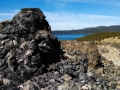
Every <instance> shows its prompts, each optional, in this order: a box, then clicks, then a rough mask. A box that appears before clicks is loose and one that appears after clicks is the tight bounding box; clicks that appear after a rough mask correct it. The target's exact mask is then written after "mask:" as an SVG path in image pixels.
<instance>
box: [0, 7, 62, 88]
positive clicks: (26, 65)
mask: <svg viewBox="0 0 120 90" xmlns="http://www.w3.org/2000/svg"><path fill="white" fill-rule="evenodd" d="M0 25H1V27H0V28H1V30H0V90H1V89H4V90H7V87H9V86H11V85H13V86H15V85H19V84H21V83H23V82H25V81H26V80H28V79H30V78H31V77H33V76H37V75H40V74H43V73H44V72H46V71H47V70H46V67H47V66H48V64H50V63H53V62H57V61H59V60H60V57H59V56H60V54H59V53H60V43H59V41H58V39H57V38H56V37H54V36H53V34H52V32H51V27H50V25H49V23H48V22H47V21H46V19H45V15H44V14H43V12H42V11H41V10H40V9H39V8H23V9H21V11H20V12H18V13H17V14H16V15H15V16H14V17H13V19H12V20H11V21H5V22H1V23H0ZM8 73H9V74H8ZM3 79H4V80H3ZM5 82H8V83H5ZM3 86H4V87H3ZM43 86H44V85H43ZM5 87H6V89H5ZM11 90H13V89H11Z"/></svg>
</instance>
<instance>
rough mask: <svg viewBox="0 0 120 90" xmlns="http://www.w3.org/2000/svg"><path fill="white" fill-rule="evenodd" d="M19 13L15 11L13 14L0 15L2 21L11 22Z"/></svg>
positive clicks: (3, 13)
mask: <svg viewBox="0 0 120 90" xmlns="http://www.w3.org/2000/svg"><path fill="white" fill-rule="evenodd" d="M18 12H19V10H14V11H12V12H9V13H8V12H7V13H6V12H1V13H0V21H4V20H11V19H12V18H13V16H14V15H15V14H17V13H18Z"/></svg>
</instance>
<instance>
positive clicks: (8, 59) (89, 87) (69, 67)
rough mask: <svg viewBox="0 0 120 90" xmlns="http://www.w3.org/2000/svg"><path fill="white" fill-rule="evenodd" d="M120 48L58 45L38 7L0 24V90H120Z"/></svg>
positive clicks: (96, 43)
mask: <svg viewBox="0 0 120 90" xmlns="http://www.w3.org/2000/svg"><path fill="white" fill-rule="evenodd" d="M119 55H120V53H119V48H115V47H113V45H111V44H108V43H103V42H102V43H99V42H93V41H87V42H86V41H84V42H78V41H76V40H73V41H59V40H58V39H57V38H56V37H54V35H53V34H52V32H51V28H50V25H49V23H48V22H47V21H46V19H45V15H44V14H43V13H42V11H41V10H40V9H38V8H24V9H21V11H20V12H19V13H18V14H16V15H15V16H14V17H13V19H12V20H11V21H4V22H1V23H0V90H120V66H119V65H120V61H119V57H120V56H119Z"/></svg>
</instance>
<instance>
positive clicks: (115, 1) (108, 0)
mask: <svg viewBox="0 0 120 90" xmlns="http://www.w3.org/2000/svg"><path fill="white" fill-rule="evenodd" d="M50 1H51V2H54V0H50ZM56 2H66V3H68V2H80V3H81V2H84V3H96V4H103V5H112V6H120V0H56ZM59 4H60V3H59Z"/></svg>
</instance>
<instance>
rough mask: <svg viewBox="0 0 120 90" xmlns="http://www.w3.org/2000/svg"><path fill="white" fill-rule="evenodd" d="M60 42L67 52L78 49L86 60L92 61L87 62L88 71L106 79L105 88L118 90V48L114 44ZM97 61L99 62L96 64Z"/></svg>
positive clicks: (119, 87) (119, 76) (119, 74)
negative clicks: (84, 55) (85, 56)
mask: <svg viewBox="0 0 120 90" xmlns="http://www.w3.org/2000/svg"><path fill="white" fill-rule="evenodd" d="M61 44H62V47H63V49H64V50H65V51H66V52H67V53H68V54H69V52H71V51H73V50H80V51H82V52H83V53H85V54H86V55H87V58H88V62H92V63H89V64H88V71H89V70H90V71H93V72H94V73H95V75H97V76H99V77H100V78H103V79H104V80H105V79H106V80H107V83H106V84H107V86H108V88H107V89H105V90H120V60H119V58H120V48H118V47H116V46H115V45H116V44H114V43H108V42H102V43H101V42H99V43H98V42H90V41H84V42H77V41H76V40H74V41H62V42H61ZM69 58H71V57H69ZM99 62H100V64H98V63H99ZM96 64H98V65H96ZM91 67H92V68H91ZM89 90H93V89H89ZM98 90H100V89H98ZM102 90H104V89H102Z"/></svg>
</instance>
